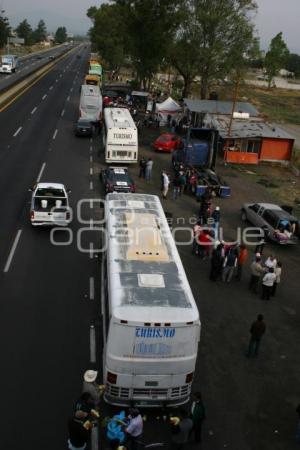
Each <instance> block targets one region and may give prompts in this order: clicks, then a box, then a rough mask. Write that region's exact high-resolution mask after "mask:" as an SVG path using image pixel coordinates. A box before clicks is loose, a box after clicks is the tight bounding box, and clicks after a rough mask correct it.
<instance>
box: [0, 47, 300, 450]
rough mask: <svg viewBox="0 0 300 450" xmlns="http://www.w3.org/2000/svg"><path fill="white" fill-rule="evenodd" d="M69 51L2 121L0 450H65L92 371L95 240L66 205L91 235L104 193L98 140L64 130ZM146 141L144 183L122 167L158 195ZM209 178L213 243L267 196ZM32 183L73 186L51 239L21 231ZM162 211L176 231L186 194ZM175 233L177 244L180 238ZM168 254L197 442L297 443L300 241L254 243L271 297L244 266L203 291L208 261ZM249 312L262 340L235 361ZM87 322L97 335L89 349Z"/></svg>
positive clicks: (162, 426) (70, 102)
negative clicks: (217, 188)
mask: <svg viewBox="0 0 300 450" xmlns="http://www.w3.org/2000/svg"><path fill="white" fill-rule="evenodd" d="M78 51H81V52H82V58H80V59H77V58H76V52H74V53H71V54H70V55H69V56H67V57H66V58H65V59H64V60H63V61H61V62H59V63H58V64H57V65H56V66H55V67H54V68H53V70H51V71H50V72H49V73H48V74H47V75H46V76H45V77H43V78H42V79H41V80H40V81H38V82H37V83H36V84H35V85H34V86H33V87H32V88H31V89H30V90H29V91H27V92H26V93H25V94H24V95H22V96H21V97H20V98H19V99H18V100H17V101H15V102H14V103H12V104H11V105H10V106H9V108H7V109H6V110H5V111H4V112H2V113H1V121H0V131H1V144H0V171H1V177H0V205H1V210H2V214H1V221H0V242H1V246H0V296H1V301H0V330H1V331H0V332H1V336H0V338H1V339H0V342H1V344H2V345H1V363H2V364H1V368H2V371H1V373H2V377H1V381H2V383H1V385H2V392H1V400H2V408H1V412H0V416H1V417H0V419H1V448H3V449H6V450H21V449H31V450H41V449H43V450H50V449H51V450H52V449H56V450H64V449H66V439H67V429H66V422H67V419H68V417H69V416H70V414H71V412H72V407H73V404H74V402H75V400H76V399H77V397H78V396H79V395H80V393H81V382H82V374H83V372H84V371H85V370H86V369H87V368H93V367H95V368H98V367H99V369H100V370H101V348H102V347H101V338H100V336H101V321H100V311H99V291H100V286H99V280H100V267H99V260H98V258H97V257H96V255H94V254H93V253H92V252H91V251H90V242H92V243H93V244H94V246H95V247H96V246H97V245H99V243H98V235H97V232H93V231H91V230H90V229H88V230H84V231H82V224H80V223H79V219H80V217H79V215H78V214H77V204H78V202H79V201H80V200H82V199H86V201H85V204H84V205H83V207H82V214H81V215H82V219H84V220H86V221H87V224H84V225H83V226H85V227H86V228H89V219H91V218H92V219H96V218H97V217H98V216H99V213H100V211H99V208H98V206H97V204H96V203H93V202H91V201H90V200H91V199H95V198H98V196H99V194H100V195H102V189H101V186H100V184H99V180H98V173H99V171H100V169H101V167H102V166H103V159H102V155H101V154H99V151H98V148H99V138H98V137H94V138H93V139H91V140H90V139H80V138H75V137H74V135H73V123H74V121H75V120H76V118H77V115H78V103H79V87H80V84H81V82H82V80H83V77H84V75H85V72H86V67H87V57H88V54H87V50H85V49H83V50H78ZM156 136H157V131H151V130H142V133H141V137H140V143H141V145H140V153H143V154H144V155H145V156H147V157H150V156H151V157H153V158H154V171H153V179H152V180H151V182H150V183H145V182H144V181H143V180H140V179H138V176H137V174H138V167H132V168H131V173H132V174H133V176H134V178H135V180H136V181H137V186H138V188H137V191H138V192H148V193H154V194H158V195H160V190H159V187H160V173H161V169H163V168H166V169H169V170H170V172H171V167H170V155H160V154H155V153H154V152H153V150H152V149H151V147H150V143H151V141H152V140H153V139H154V137H156ZM219 171H220V172H221V173H222V175H224V176H225V177H226V178H227V180H228V182H229V184H230V185H231V187H232V197H231V198H230V199H227V200H220V199H215V200H214V204H215V205H216V204H219V205H220V206H221V213H222V219H221V221H222V225H223V226H224V228H225V233H226V236H225V237H226V238H228V239H229V238H231V239H233V238H234V237H235V235H236V231H235V230H236V229H237V227H238V226H239V225H240V224H241V222H240V217H239V208H240V205H241V203H242V202H244V201H252V200H258V201H264V200H269V198H268V195H267V194H266V193H265V191H264V189H263V187H262V186H259V185H257V184H253V183H252V182H251V181H250V180H248V179H247V178H245V177H243V175H241V174H239V173H238V172H236V171H234V170H232V169H230V168H224V167H221V166H220V167H219ZM171 173H172V172H171ZM37 180H40V181H51V182H62V183H64V184H65V185H66V186H67V187H69V188H70V189H71V190H72V194H71V205H72V206H73V207H74V210H75V214H74V220H73V222H72V224H71V225H70V227H69V229H68V230H64V231H58V232H55V234H54V239H55V243H56V245H53V243H51V242H50V230H48V229H36V228H35V229H32V228H31V225H30V223H29V203H28V202H29V200H30V194H29V192H28V188H29V187H30V186H32V185H33V184H34V183H35V182H36V181H37ZM164 208H165V210H166V211H169V212H171V213H172V214H173V217H174V219H175V223H174V227H176V220H177V219H179V218H180V219H181V221H180V222H179V223H178V224H177V225H178V226H180V227H182V226H186V227H187V228H190V227H191V224H190V223H189V219H190V218H191V216H196V214H197V211H198V208H199V205H198V204H197V203H196V201H195V199H194V198H193V197H189V196H186V195H185V196H183V197H182V198H179V199H178V200H177V201H176V202H175V201H173V200H171V196H170V198H169V199H168V200H166V201H165V202H164ZM183 220H184V223H183V222H182V221H183ZM177 238H178V240H179V241H184V239H186V238H187V236H186V234H185V231H183V230H180V231H179V232H178V234H177ZM68 240H70V243H69V244H68V245H63V244H64V243H65V244H66V243H67V241H68ZM78 242H79V243H80V244H82V245H81V247H82V249H81V250H79V248H78V247H79V246H78ZM178 247H179V251H180V254H181V257H182V260H183V263H184V266H185V269H186V272H187V275H188V278H189V280H190V283H191V287H192V289H193V292H194V295H195V299H196V301H197V304H198V307H199V311H200V315H201V321H202V336H201V342H200V346H199V357H198V362H197V370H196V373H195V381H194V387H193V389H194V390H195V391H196V390H201V391H202V393H203V397H204V401H205V403H206V406H207V420H206V422H205V424H204V429H203V441H204V442H203V446H202V448H205V449H206V450H219V449H223V448H231V449H235V450H287V449H294V448H295V449H296V448H298V447H297V445H296V444H295V442H294V435H295V426H296V414H295V407H296V405H297V404H298V403H299V402H300V386H299V373H300V363H299V348H300V339H299V329H300V328H299V325H300V322H299V314H300V307H299V294H298V292H299V263H300V251H299V246H295V247H293V248H283V247H278V246H277V247H276V246H274V245H271V244H268V245H267V246H266V249H265V253H266V254H267V253H268V252H275V253H276V255H277V256H278V258H279V259H281V260H282V262H283V277H282V284H281V285H280V286H279V289H278V294H277V296H276V298H275V299H274V300H272V301H270V302H269V303H267V302H262V301H261V300H260V298H259V297H256V296H253V295H252V294H250V293H249V292H248V290H247V282H248V277H249V275H248V273H246V272H247V269H248V267H247V268H246V271H245V274H244V276H243V279H242V281H241V282H240V283H238V282H236V281H232V282H231V283H228V284H224V283H222V282H221V281H218V282H216V283H211V282H210V281H209V279H208V274H209V261H200V260H199V259H198V258H197V257H196V256H194V255H192V254H191V247H190V245H179V246H178ZM251 258H252V254H251V256H250V257H249V262H250V260H251ZM249 262H248V263H249ZM258 313H263V314H264V315H265V317H266V322H267V327H268V328H267V333H266V335H265V336H264V338H263V341H262V346H261V353H260V355H259V357H258V358H257V359H247V358H245V350H246V347H247V344H248V338H249V332H248V330H249V327H250V324H251V322H252V321H253V320H254V319H255V318H256V315H257V314H258ZM91 325H95V327H96V351H95V349H94V347H93V345H91V343H92V344H93V340H91V338H90V336H91V328H90V327H91ZM95 357H96V362H94V360H95ZM103 410H104V414H106V412H110V411H111V410H110V409H109V408H106V407H104V406H103ZM147 415H148V420H147V422H146V423H145V440H146V441H147V442H153V441H158V440H159V441H164V442H167V441H168V440H169V437H170V434H169V431H170V430H169V427H168V424H167V423H165V422H164V421H163V420H162V419H161V413H160V412H155V413H152V414H148V413H147ZM157 417H159V419H157ZM154 430H155V432H154ZM189 447H190V448H196V447H195V446H194V445H193V444H192V443H191V444H190V446H189ZM102 448H103V447H102ZM104 448H105V447H104Z"/></svg>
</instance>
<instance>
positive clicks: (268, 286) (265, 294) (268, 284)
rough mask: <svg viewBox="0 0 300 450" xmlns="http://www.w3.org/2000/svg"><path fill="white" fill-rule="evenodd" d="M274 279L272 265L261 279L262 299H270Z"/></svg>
mask: <svg viewBox="0 0 300 450" xmlns="http://www.w3.org/2000/svg"><path fill="white" fill-rule="evenodd" d="M275 280H276V274H275V272H274V269H273V267H270V268H269V271H268V272H267V273H266V274H265V275H264V276H263V279H262V296H261V298H262V300H270V295H271V291H272V288H273V284H274V282H275Z"/></svg>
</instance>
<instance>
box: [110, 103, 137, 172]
mask: <svg viewBox="0 0 300 450" xmlns="http://www.w3.org/2000/svg"><path fill="white" fill-rule="evenodd" d="M102 138H103V147H104V148H105V161H106V162H107V163H109V164H110V163H123V162H124V163H126V164H129V163H136V162H137V159H138V133H137V128H136V125H135V123H134V120H133V118H132V117H131V114H130V112H129V110H128V109H127V108H114V107H111V108H110V107H108V108H104V126H103V128H102Z"/></svg>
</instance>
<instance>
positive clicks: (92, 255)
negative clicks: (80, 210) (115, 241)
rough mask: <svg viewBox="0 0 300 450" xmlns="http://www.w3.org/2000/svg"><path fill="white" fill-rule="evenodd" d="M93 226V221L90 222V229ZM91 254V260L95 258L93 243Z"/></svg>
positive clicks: (91, 244)
mask: <svg viewBox="0 0 300 450" xmlns="http://www.w3.org/2000/svg"><path fill="white" fill-rule="evenodd" d="M92 226H93V220H90V228H92ZM89 254H90V259H93V257H94V244H93V243H92V242H90V251H89Z"/></svg>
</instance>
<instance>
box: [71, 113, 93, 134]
mask: <svg viewBox="0 0 300 450" xmlns="http://www.w3.org/2000/svg"><path fill="white" fill-rule="evenodd" d="M94 131H95V126H94V125H93V124H92V123H91V121H90V120H89V119H85V118H84V117H80V118H79V119H78V121H77V122H76V124H75V128H74V133H75V136H89V137H91V136H93V133H94Z"/></svg>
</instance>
